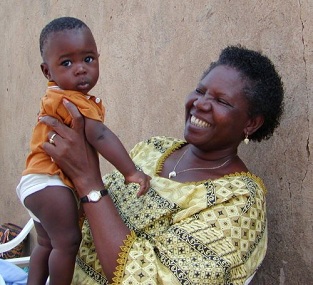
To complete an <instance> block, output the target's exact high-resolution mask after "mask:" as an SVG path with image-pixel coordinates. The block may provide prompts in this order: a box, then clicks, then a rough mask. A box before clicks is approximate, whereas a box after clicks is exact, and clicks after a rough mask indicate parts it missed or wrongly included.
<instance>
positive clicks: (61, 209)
mask: <svg viewBox="0 0 313 285" xmlns="http://www.w3.org/2000/svg"><path fill="white" fill-rule="evenodd" d="M25 206H26V207H27V208H29V209H30V210H31V211H32V212H33V213H34V215H35V216H37V217H38V218H39V219H40V224H39V223H35V228H36V231H37V235H38V245H37V246H36V248H35V249H34V251H33V253H32V255H31V261H30V271H29V280H28V284H32V285H37V284H38V285H39V284H45V280H46V278H47V269H48V272H49V273H48V275H49V276H50V281H49V284H50V285H55V284H57V285H63V284H66V285H68V284H70V283H71V280H72V277H73V271H74V265H75V257H76V253H77V251H78V248H79V244H80V241H81V231H80V228H79V225H78V209H77V203H76V200H75V197H74V195H73V193H72V192H71V190H69V189H68V188H66V187H60V186H49V187H46V188H45V189H43V190H41V191H38V192H36V193H34V194H32V195H30V196H29V197H27V198H26V199H25Z"/></svg>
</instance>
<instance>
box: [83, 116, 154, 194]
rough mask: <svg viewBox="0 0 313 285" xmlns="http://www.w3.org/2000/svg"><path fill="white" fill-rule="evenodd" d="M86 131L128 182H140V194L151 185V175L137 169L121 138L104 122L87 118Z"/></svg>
mask: <svg viewBox="0 0 313 285" xmlns="http://www.w3.org/2000/svg"><path fill="white" fill-rule="evenodd" d="M85 133H86V137H87V140H88V142H89V143H90V144H91V145H92V146H93V147H94V148H95V149H96V150H97V151H98V152H99V153H100V154H101V155H102V156H103V157H104V158H105V159H106V160H108V161H109V162H110V163H111V164H113V165H114V166H115V167H116V168H117V169H118V170H119V171H120V172H121V173H122V174H123V175H124V177H125V182H126V183H131V182H134V183H139V185H140V190H139V192H138V196H141V195H143V194H145V193H146V192H147V191H148V189H149V187H150V179H151V178H150V176H148V175H146V174H145V173H144V172H142V171H139V170H137V169H136V166H135V164H134V163H133V161H132V160H131V158H130V157H129V155H128V153H127V151H126V149H125V147H124V146H123V144H122V143H121V141H120V140H119V138H118V137H117V136H116V135H115V134H114V133H113V132H112V131H111V130H110V129H109V128H108V127H107V126H106V125H104V124H102V122H100V121H96V120H92V119H88V118H85Z"/></svg>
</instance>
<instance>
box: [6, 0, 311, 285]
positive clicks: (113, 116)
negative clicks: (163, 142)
mask: <svg viewBox="0 0 313 285" xmlns="http://www.w3.org/2000/svg"><path fill="white" fill-rule="evenodd" d="M312 13H313V1H312V0H306V1H305V0H275V1H271V0H249V1H248V0H227V1H226V0H211V1H205V0H171V1H168V0H146V1H140V0H128V1H127V0H106V1H103V0H98V1H96V0H89V1H83V0H76V1H71V0H68V1H57V0H53V1H52V0H51V1H47V0H46V1H44V0H24V1H23V0H1V1H0V15H1V17H0V27H1V31H2V39H1V41H0V50H1V61H0V74H1V80H0V96H1V102H2V103H1V105H0V117H1V123H0V132H1V140H0V172H1V178H0V179H1V180H0V181H1V200H0V222H4V221H11V222H16V223H19V224H24V223H25V222H26V221H27V219H28V214H27V213H26V211H25V210H24V209H23V208H22V207H21V205H20V203H19V202H18V200H17V198H16V195H15V186H16V184H17V183H18V180H19V177H20V173H21V171H22V169H23V167H24V161H25V157H26V154H27V152H28V144H29V138H30V134H31V129H32V126H33V125H34V123H35V121H36V113H37V111H38V105H39V99H40V97H41V96H42V94H43V91H44V90H45V86H46V80H45V79H44V77H43V75H42V74H41V71H40V68H39V65H40V63H41V58H40V55H39V50H38V37H39V33H40V31H41V28H42V27H43V26H44V25H45V24H46V23H47V22H49V21H50V20H51V19H53V18H55V17H59V16H75V17H78V18H81V19H82V20H84V21H85V22H86V23H87V24H88V25H89V26H90V28H91V29H92V31H93V32H94V36H95V38H96V41H97V43H98V46H99V50H100V53H101V78H100V80H99V84H98V86H97V87H96V88H95V89H94V90H93V93H94V94H98V95H100V96H101V97H102V98H103V99H104V102H105V104H106V106H107V121H106V123H107V125H108V126H109V127H110V128H111V129H112V130H114V131H115V132H116V133H117V134H118V135H119V137H120V138H121V140H122V141H123V142H124V143H125V146H126V148H127V149H130V148H131V146H132V145H134V144H135V143H136V142H137V141H139V140H142V139H145V138H147V137H149V136H151V135H156V134H163V135H172V136H178V137H181V136H182V129H183V121H184V106H183V104H184V98H185V95H186V94H187V93H188V92H189V91H190V90H192V89H193V88H194V86H195V84H197V81H198V79H199V77H200V75H201V74H202V71H203V70H204V69H205V68H206V67H207V66H208V65H209V63H210V61H211V60H213V59H215V58H216V57H217V55H218V52H219V51H220V49H221V48H223V47H225V46H226V45H229V44H237V43H241V44H243V45H245V46H247V47H249V48H253V49H257V50H262V51H263V52H264V53H266V54H267V55H269V56H270V58H271V59H272V60H273V61H274V63H275V64H276V65H277V68H278V70H279V71H280V73H281V75H282V78H283V80H284V82H285V89H286V103H285V110H286V111H285V115H284V118H283V121H282V123H281V126H280V128H279V129H278V131H277V132H276V134H275V136H274V137H273V138H271V139H270V140H269V141H266V142H262V143H260V144H250V145H249V146H244V147H242V148H241V150H240V152H241V154H242V156H243V158H244V159H245V161H246V162H247V164H248V165H249V167H250V168H251V170H253V171H255V172H256V173H257V174H258V175H260V176H261V177H263V178H264V181H265V184H266V185H267V187H268V195H267V197H268V214H269V250H268V254H267V257H266V260H265V262H264V264H263V266H262V268H261V269H260V271H259V273H258V275H257V276H256V278H255V280H254V284H266V285H270V284H312V283H313V262H312V256H313V243H312V239H313V238H312V233H313V211H312V204H313V192H312V184H313V183H312V182H313V175H312V155H311V153H312V141H313V139H312V134H313V129H312V121H313V117H312V116H313V109H312V108H313V97H312V91H313V90H312V88H313V83H312V82H313V68H312V67H313V57H312V52H313V42H312V39H313V37H312V32H313V30H312V29H313V28H312V27H313V17H312ZM107 169H109V167H108V166H106V165H105V164H103V171H106V170H107Z"/></svg>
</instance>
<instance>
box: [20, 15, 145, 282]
mask: <svg viewBox="0 0 313 285" xmlns="http://www.w3.org/2000/svg"><path fill="white" fill-rule="evenodd" d="M40 53H41V56H42V59H43V63H42V64H41V70H42V72H43V74H44V76H45V77H46V78H47V79H48V80H49V82H48V88H47V91H46V94H45V96H44V97H43V98H42V100H41V108H40V113H39V116H45V115H49V116H53V117H55V118H57V119H59V120H61V121H63V122H64V123H66V124H67V125H70V124H71V116H70V115H69V113H68V111H67V110H66V108H65V107H64V105H63V103H62V102H63V99H66V100H68V101H71V102H73V103H74V104H75V105H76V106H77V107H78V109H79V111H80V112H81V113H82V114H83V116H84V117H85V134H86V137H87V139H88V142H89V143H90V144H91V145H92V146H93V147H94V148H95V149H96V150H97V151H98V152H99V153H100V154H101V155H102V156H103V157H104V158H105V159H107V160H108V161H109V162H110V163H112V164H113V165H114V166H115V167H116V168H117V169H118V170H119V171H120V172H121V173H122V174H123V175H124V177H125V182H126V183H131V182H134V183H139V185H140V189H139V192H138V196H140V195H142V194H144V193H145V192H146V191H147V189H148V188H149V180H150V177H149V176H147V175H145V174H144V173H143V172H141V171H140V170H138V169H136V166H135V165H134V163H133V162H132V160H131V158H130V157H129V155H128V153H127V151H126V150H125V148H124V147H123V145H122V143H121V142H120V140H119V139H118V138H117V136H116V135H115V134H114V133H113V132H111V131H110V129H109V128H108V127H107V126H105V125H104V124H103V121H104V107H103V105H102V102H101V99H99V98H97V97H94V96H92V95H89V94H88V92H89V91H90V90H91V89H92V88H93V87H94V86H95V85H96V83H97V80H98V77H99V61H98V60H99V53H98V50H97V46H96V43H95V40H94V37H93V35H92V33H91V31H90V29H89V28H88V26H87V25H86V24H85V23H83V22H82V21H81V20H79V19H76V18H72V17H62V18H57V19H55V20H53V21H52V22H50V23H49V24H48V25H46V27H44V29H43V30H42V32H41V34H40ZM49 131H51V130H50V129H49V127H47V126H46V125H44V124H41V123H37V125H36V126H35V128H34V131H33V136H32V140H31V153H30V154H29V156H28V158H27V161H26V169H25V170H24V171H23V175H22V178H21V181H20V183H19V185H18V186H17V194H18V196H19V198H20V200H21V201H22V203H23V204H24V205H25V206H26V208H27V209H28V210H29V212H30V215H31V216H32V217H33V219H34V221H35V228H36V232H37V241H38V245H37V246H36V247H35V249H34V250H33V252H32V255H31V261H30V272H29V278H28V283H29V284H45V282H46V279H47V278H48V276H50V277H49V278H50V285H53V284H58V285H61V284H70V283H71V280H72V275H73V270H74V264H75V256H76V253H77V250H78V247H79V244H80V240H81V231H80V227H79V214H78V209H77V208H78V207H77V204H78V202H79V201H78V200H77V197H76V196H75V195H73V192H72V191H73V190H74V188H73V184H72V183H71V181H70V180H69V179H68V178H67V177H66V175H65V174H64V173H63V172H62V171H61V169H60V168H59V167H58V166H57V165H56V164H55V163H54V162H53V161H52V160H51V158H50V157H49V156H48V155H46V153H45V152H44V151H43V149H42V144H43V142H45V141H47V137H48V133H49ZM55 136H56V134H53V135H52V136H51V138H50V140H49V142H50V143H53V144H54V143H55V142H54V139H56V137H55ZM106 194H107V191H106V190H105V189H95V190H94V191H91V192H90V194H89V195H87V196H85V197H83V198H81V200H80V201H81V202H82V203H84V202H87V203H88V202H97V201H98V200H99V199H101V197H102V196H104V195H106ZM104 218H105V217H104Z"/></svg>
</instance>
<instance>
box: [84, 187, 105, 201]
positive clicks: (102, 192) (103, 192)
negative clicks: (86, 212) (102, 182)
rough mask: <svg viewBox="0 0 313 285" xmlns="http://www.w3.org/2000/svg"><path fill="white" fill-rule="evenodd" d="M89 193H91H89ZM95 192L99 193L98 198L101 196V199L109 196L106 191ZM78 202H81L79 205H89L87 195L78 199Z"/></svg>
mask: <svg viewBox="0 0 313 285" xmlns="http://www.w3.org/2000/svg"><path fill="white" fill-rule="evenodd" d="M93 191H94V190H93ZM90 192H91V191H90ZM97 192H99V193H100V196H101V197H103V196H106V195H108V194H109V192H108V190H107V189H102V190H100V191H97ZM80 202H81V203H89V202H90V201H89V198H88V195H86V196H84V197H82V198H80Z"/></svg>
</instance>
